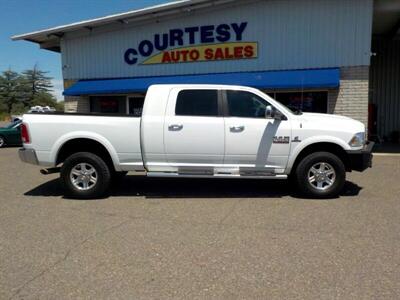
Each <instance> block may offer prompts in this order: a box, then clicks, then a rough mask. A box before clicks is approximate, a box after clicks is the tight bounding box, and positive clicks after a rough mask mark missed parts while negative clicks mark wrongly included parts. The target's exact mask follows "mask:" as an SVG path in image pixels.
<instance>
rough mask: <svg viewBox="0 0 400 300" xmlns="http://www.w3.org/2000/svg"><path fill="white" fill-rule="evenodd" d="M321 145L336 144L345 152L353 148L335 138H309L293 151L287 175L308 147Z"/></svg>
mask: <svg viewBox="0 0 400 300" xmlns="http://www.w3.org/2000/svg"><path fill="white" fill-rule="evenodd" d="M320 143H329V144H334V145H336V146H339V147H340V148H342V149H343V151H346V150H351V147H350V146H349V145H348V144H346V143H345V142H344V141H343V140H341V139H339V138H336V137H333V136H312V137H309V138H307V139H305V140H303V141H302V142H301V143H300V144H298V145H297V147H295V148H294V150H293V151H291V153H290V156H289V160H288V164H287V173H290V172H291V171H292V168H293V165H294V163H295V161H296V159H297V157H298V156H299V154H300V153H301V152H302V151H303V150H304V149H306V148H307V147H308V146H311V145H315V144H320Z"/></svg>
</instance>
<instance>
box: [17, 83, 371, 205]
mask: <svg viewBox="0 0 400 300" xmlns="http://www.w3.org/2000/svg"><path fill="white" fill-rule="evenodd" d="M21 134H22V139H23V148H22V149H20V150H19V155H20V158H21V160H22V161H24V162H27V163H32V164H37V165H42V166H45V167H47V169H43V170H42V173H53V172H60V173H61V180H62V181H63V183H64V186H65V188H66V193H67V195H68V196H70V197H76V198H96V197H101V196H103V195H104V194H105V193H106V192H107V190H108V188H109V186H110V183H111V182H112V181H113V180H114V179H116V178H120V177H121V176H122V175H125V174H126V173H127V172H128V171H135V172H146V175H147V176H157V177H200V178H204V177H206V178H259V179H287V178H289V177H291V178H293V180H294V182H295V183H296V184H297V187H298V189H299V190H300V191H301V192H302V193H303V194H305V195H307V196H309V197H316V198H326V197H335V196H337V195H338V194H339V193H340V192H341V190H342V188H343V186H344V183H345V178H346V171H352V170H357V171H364V170H365V169H366V168H368V167H371V161H372V155H371V149H372V146H373V143H369V142H366V140H365V127H364V125H363V124H362V123H360V122H358V121H355V120H353V119H350V118H347V117H343V116H338V115H329V114H315V113H301V112H294V111H292V110H290V109H289V108H287V107H285V106H284V105H282V104H281V103H279V102H277V101H275V100H274V99H272V98H270V97H269V96H268V95H266V94H264V93H263V92H261V91H259V90H257V89H253V88H249V87H243V86H226V85H153V86H151V87H150V88H149V89H148V91H147V94H146V98H145V102H144V106H143V110H142V113H141V114H138V116H136V117H135V116H130V115H110V114H67V113H47V114H43V113H41V114H26V115H24V117H23V125H22V128H21Z"/></svg>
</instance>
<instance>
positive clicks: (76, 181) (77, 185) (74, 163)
mask: <svg viewBox="0 0 400 300" xmlns="http://www.w3.org/2000/svg"><path fill="white" fill-rule="evenodd" d="M60 178H61V180H62V182H63V184H64V187H65V189H66V196H68V197H71V198H77V199H94V198H101V197H103V196H104V195H105V193H106V191H107V190H108V188H109V186H110V183H111V171H110V168H109V167H108V166H107V164H106V163H105V162H104V160H103V159H102V158H100V157H99V156H97V155H95V154H93V153H89V152H78V153H75V154H72V155H71V156H70V157H68V158H67V159H66V160H65V162H64V164H63V166H62V167H61V172H60Z"/></svg>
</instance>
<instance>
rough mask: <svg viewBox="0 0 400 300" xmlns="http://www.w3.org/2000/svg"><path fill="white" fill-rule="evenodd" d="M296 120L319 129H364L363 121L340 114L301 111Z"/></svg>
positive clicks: (361, 130) (351, 130)
mask: <svg viewBox="0 0 400 300" xmlns="http://www.w3.org/2000/svg"><path fill="white" fill-rule="evenodd" d="M298 120H299V121H300V122H302V123H304V124H307V123H308V124H310V123H312V124H313V125H314V126H315V125H317V126H318V127H319V128H320V129H329V130H332V129H336V130H340V131H348V132H354V133H357V132H363V131H365V126H364V124H363V123H361V122H359V121H357V120H354V119H352V118H349V117H345V116H340V115H332V114H319V113H303V114H302V115H299V116H298Z"/></svg>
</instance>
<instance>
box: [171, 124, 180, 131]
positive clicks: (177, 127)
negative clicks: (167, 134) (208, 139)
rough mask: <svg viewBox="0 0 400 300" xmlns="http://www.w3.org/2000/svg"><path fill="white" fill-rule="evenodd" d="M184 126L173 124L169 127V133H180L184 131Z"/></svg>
mask: <svg viewBox="0 0 400 300" xmlns="http://www.w3.org/2000/svg"><path fill="white" fill-rule="evenodd" d="M182 128H183V125H182V124H173V125H169V126H168V130H169V131H179V130H182Z"/></svg>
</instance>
